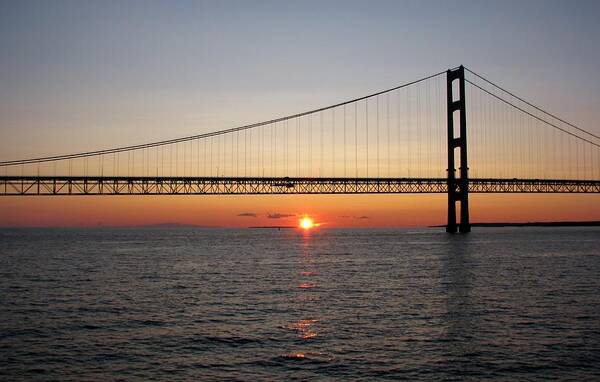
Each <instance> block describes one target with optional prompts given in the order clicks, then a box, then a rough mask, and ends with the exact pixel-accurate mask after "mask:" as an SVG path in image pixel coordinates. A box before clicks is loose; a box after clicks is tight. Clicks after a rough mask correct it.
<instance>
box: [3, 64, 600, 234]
mask: <svg viewBox="0 0 600 382" xmlns="http://www.w3.org/2000/svg"><path fill="white" fill-rule="evenodd" d="M444 87H445V90H444ZM467 104H468V105H467ZM467 121H468V122H469V123H468V126H467ZM444 135H445V136H446V139H444ZM467 136H468V139H467ZM467 149H469V150H467ZM467 151H468V153H467ZM467 154H468V155H467ZM381 193H387V194H402V193H413V194H414V193H437V194H446V195H447V201H448V211H447V212H448V215H447V219H448V220H447V225H446V231H447V232H449V233H455V232H460V233H467V232H469V231H470V230H471V225H470V221H469V194H472V193H502V194H505V193H564V194H572V193H595V194H598V193H600V135H598V134H595V133H592V132H589V131H587V130H584V129H582V128H580V127H578V126H576V125H574V124H572V123H569V122H567V121H565V120H564V119H561V118H559V117H557V116H556V115H554V114H551V113H549V112H547V111H545V110H543V109H542V108H540V107H538V106H535V105H534V104H532V103H529V102H528V101H526V100H524V99H523V98H520V97H519V96H517V95H515V94H514V93H511V92H509V91H508V90H506V89H504V88H502V87H500V86H499V85H497V84H495V83H493V82H491V81H490V80H488V79H487V78H485V77H483V76H481V75H479V74H477V73H475V72H473V71H471V70H470V69H468V68H465V67H463V66H459V67H457V68H453V69H449V70H447V71H442V72H439V73H437V74H433V75H430V76H427V77H423V78H421V79H418V80H416V81H412V82H409V83H406V84H403V85H400V86H396V87H394V88H391V89H387V90H384V91H381V92H377V93H373V94H369V95H366V96H364V97H360V98H356V99H353V100H350V101H346V102H341V103H338V104H335V105H331V106H326V107H321V108H317V109H314V110H309V111H305V112H302V113H298V114H294V115H289V116H284V117H280V118H276V119H272V120H268V121H264V122H259V123H254V124H250V125H245V126H240V127H235V128H231V129H226V130H220V131H212V132H208V133H203V134H198V135H194V136H188V137H182V138H176V139H170V140H164V141H158V142H151V143H145V144H139V145H133V146H126V147H115V148H110V149H104V150H93V151H86V152H78V153H74V154H67V155H57V156H45V157H34V158H29V159H21V160H7V161H0V196H9V195H13V196H39V195H53V196H66V195H88V196H89V195H232V194H237V195H257V194H274V195H275V194H277V195H278V194H381ZM457 204H459V205H460V214H459V216H457ZM457 218H459V219H458V222H457Z"/></svg>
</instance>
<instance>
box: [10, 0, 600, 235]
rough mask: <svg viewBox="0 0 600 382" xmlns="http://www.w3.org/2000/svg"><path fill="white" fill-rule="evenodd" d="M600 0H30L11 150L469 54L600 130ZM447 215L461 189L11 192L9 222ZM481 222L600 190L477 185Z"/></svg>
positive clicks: (128, 136)
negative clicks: (483, 188) (492, 191)
mask: <svg viewBox="0 0 600 382" xmlns="http://www.w3.org/2000/svg"><path fill="white" fill-rule="evenodd" d="M598 17H600V3H599V2H598V1H577V2H569V1H526V2H523V1H502V2H492V1H439V2H434V1H369V2H365V1H344V2H342V1H312V2H311V1H295V2H292V1H289V2H288V1H189V2H188V1H172V2H170V1H169V2H167V1H163V2H156V1H122V2H81V1H56V2H48V1H33V2H32V1H12V2H4V3H3V5H2V7H0V52H2V59H1V60H0V136H1V137H2V138H1V139H0V160H12V159H22V158H24V157H38V156H44V155H55V154H65V153H70V152H81V151H86V150H94V149H100V148H110V147H114V146H124V145H130V144H138V143H144V142H149V141H159V140H164V139H169V138H176V137H180V136H187V135H193V134H199V133H203V132H210V131H216V130H220V129H225V128H230V127H235V126H240V125H244V124H248V123H253V122H257V121H262V120H267V119H271V118H274V117H278V116H282V115H288V114H293V113H296V112H301V111H304V110H309V109H312V108H315V107H319V106H323V105H329V104H333V103H336V102H339V101H343V100H347V99H352V98H355V97H359V96H362V95H365V94H368V93H371V92H374V91H378V90H382V89H386V88H390V87H392V86H395V85H398V84H401V83H404V82H408V81H411V80H413V79H416V78H419V77H422V76H424V75H428V74H431V73H436V72H440V71H442V70H445V69H447V68H451V67H455V66H457V65H460V64H464V65H466V66H468V67H470V68H472V69H474V70H476V71H478V72H481V73H483V74H486V75H487V76H488V77H489V78H492V79H495V80H497V81H498V82H499V83H500V84H501V85H503V86H505V87H507V88H508V89H511V90H513V91H514V92H515V93H517V94H519V95H521V96H523V97H525V98H526V99H529V100H533V101H534V102H535V103H536V104H538V105H541V106H543V107H544V108H545V109H547V110H550V111H552V112H553V113H554V114H557V115H559V116H561V117H563V118H565V119H566V120H568V121H570V122H573V123H575V124H576V125H578V126H581V127H583V128H585V129H587V130H589V131H591V132H593V133H595V134H600V76H599V75H598V73H597V71H598V68H599V67H600V49H598V47H599V46H600V24H598ZM305 214H309V215H311V216H313V217H314V219H315V221H317V222H319V223H322V224H323V226H325V227H370V226H373V227H396V226H423V225H432V224H444V223H445V219H446V197H445V195H379V196H378V195H360V196H356V195H355V196H352V195H343V196H326V195H321V196H246V197H242V196H158V197H151V196H143V197H129V196H110V197H0V226H5V227H6V226H125V225H144V224H158V223H180V224H195V225H203V226H226V227H244V226H253V225H290V224H292V225H295V224H297V221H298V219H299V218H300V217H301V216H303V215H305ZM471 220H472V221H475V222H476V221H538V220H600V195H566V196H562V195H546V196H544V195H472V196H471Z"/></svg>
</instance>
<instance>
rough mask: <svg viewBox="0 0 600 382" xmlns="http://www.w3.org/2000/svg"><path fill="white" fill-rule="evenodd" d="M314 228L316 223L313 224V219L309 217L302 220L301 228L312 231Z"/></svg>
mask: <svg viewBox="0 0 600 382" xmlns="http://www.w3.org/2000/svg"><path fill="white" fill-rule="evenodd" d="M314 226H315V222H313V220H312V219H311V218H309V217H308V216H305V217H303V218H302V219H300V228H302V229H311V228H313V227H314Z"/></svg>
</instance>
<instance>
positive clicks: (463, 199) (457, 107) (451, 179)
mask: <svg viewBox="0 0 600 382" xmlns="http://www.w3.org/2000/svg"><path fill="white" fill-rule="evenodd" d="M455 81H458V87H457V89H453V85H454V82H455ZM455 90H457V93H458V94H457V96H458V97H457V98H456V99H455V98H454V97H455V95H454V94H453V92H454V91H455ZM446 93H447V105H448V169H447V171H448V225H447V226H446V232H450V233H455V232H457V228H458V231H459V232H461V233H467V232H470V231H471V224H470V222H469V165H468V161H467V115H466V102H465V68H464V67H463V66H462V65H461V66H459V67H458V68H456V69H449V70H448V71H447V72H446ZM456 112H458V113H459V115H458V118H457V119H456V121H457V122H458V124H459V126H458V134H459V135H458V136H456V130H455V123H454V122H455V113H456ZM457 148H458V149H459V151H460V157H459V160H460V167H459V170H460V177H459V178H457V177H456V167H455V164H454V162H455V160H454V159H455V151H456V149H457ZM456 202H460V224H459V225H458V227H457V224H456Z"/></svg>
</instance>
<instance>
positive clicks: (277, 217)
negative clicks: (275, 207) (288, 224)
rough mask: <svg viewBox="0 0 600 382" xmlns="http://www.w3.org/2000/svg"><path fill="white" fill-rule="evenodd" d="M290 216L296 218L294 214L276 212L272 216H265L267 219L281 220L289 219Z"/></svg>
mask: <svg viewBox="0 0 600 382" xmlns="http://www.w3.org/2000/svg"><path fill="white" fill-rule="evenodd" d="M292 216H296V215H294V214H280V213H278V212H275V213H273V214H267V217H268V218H269V219H283V218H290V217H292Z"/></svg>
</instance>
